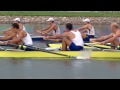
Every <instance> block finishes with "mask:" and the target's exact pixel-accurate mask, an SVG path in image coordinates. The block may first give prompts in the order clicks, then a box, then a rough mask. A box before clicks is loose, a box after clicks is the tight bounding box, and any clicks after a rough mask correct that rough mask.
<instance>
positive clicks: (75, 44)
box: [69, 30, 84, 51]
mask: <svg viewBox="0 0 120 90" xmlns="http://www.w3.org/2000/svg"><path fill="white" fill-rule="evenodd" d="M71 32H72V33H73V34H74V35H75V38H74V39H71V41H72V43H71V44H70V46H69V49H70V50H71V51H79V50H83V47H84V41H83V39H82V35H81V33H80V32H79V31H78V30H77V31H71Z"/></svg>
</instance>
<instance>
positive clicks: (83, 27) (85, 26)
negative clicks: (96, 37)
mask: <svg viewBox="0 0 120 90" xmlns="http://www.w3.org/2000/svg"><path fill="white" fill-rule="evenodd" d="M87 28H88V26H87V25H84V26H82V27H80V28H78V29H77V30H79V31H80V30H83V29H87Z"/></svg>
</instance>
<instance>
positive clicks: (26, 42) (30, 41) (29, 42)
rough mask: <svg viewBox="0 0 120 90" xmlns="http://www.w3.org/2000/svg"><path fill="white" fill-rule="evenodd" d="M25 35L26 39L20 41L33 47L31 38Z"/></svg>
mask: <svg viewBox="0 0 120 90" xmlns="http://www.w3.org/2000/svg"><path fill="white" fill-rule="evenodd" d="M24 32H25V31H24ZM26 34H27V35H26V37H24V38H22V41H23V43H24V45H27V46H32V45H33V41H32V38H31V36H30V35H29V34H28V33H27V32H26Z"/></svg>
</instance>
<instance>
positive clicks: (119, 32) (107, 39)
mask: <svg viewBox="0 0 120 90" xmlns="http://www.w3.org/2000/svg"><path fill="white" fill-rule="evenodd" d="M110 28H111V34H109V35H106V36H102V37H100V38H96V39H93V40H91V42H100V44H106V43H111V45H115V46H117V45H119V44H120V29H119V26H118V24H117V23H115V22H112V23H111V25H110Z"/></svg>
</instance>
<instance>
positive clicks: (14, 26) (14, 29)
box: [12, 23, 19, 32]
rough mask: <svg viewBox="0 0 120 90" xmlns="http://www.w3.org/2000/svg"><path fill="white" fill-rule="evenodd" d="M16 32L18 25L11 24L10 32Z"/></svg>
mask: <svg viewBox="0 0 120 90" xmlns="http://www.w3.org/2000/svg"><path fill="white" fill-rule="evenodd" d="M17 30H19V25H18V24H17V23H13V24H12V31H13V32H16V31H17Z"/></svg>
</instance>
